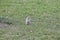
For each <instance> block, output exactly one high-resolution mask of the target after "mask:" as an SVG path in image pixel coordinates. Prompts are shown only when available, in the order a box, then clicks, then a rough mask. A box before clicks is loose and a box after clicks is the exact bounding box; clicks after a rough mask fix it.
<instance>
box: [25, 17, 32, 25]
mask: <svg viewBox="0 0 60 40" xmlns="http://www.w3.org/2000/svg"><path fill="white" fill-rule="evenodd" d="M29 24H31V21H30V17H29V16H27V17H26V25H29Z"/></svg>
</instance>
